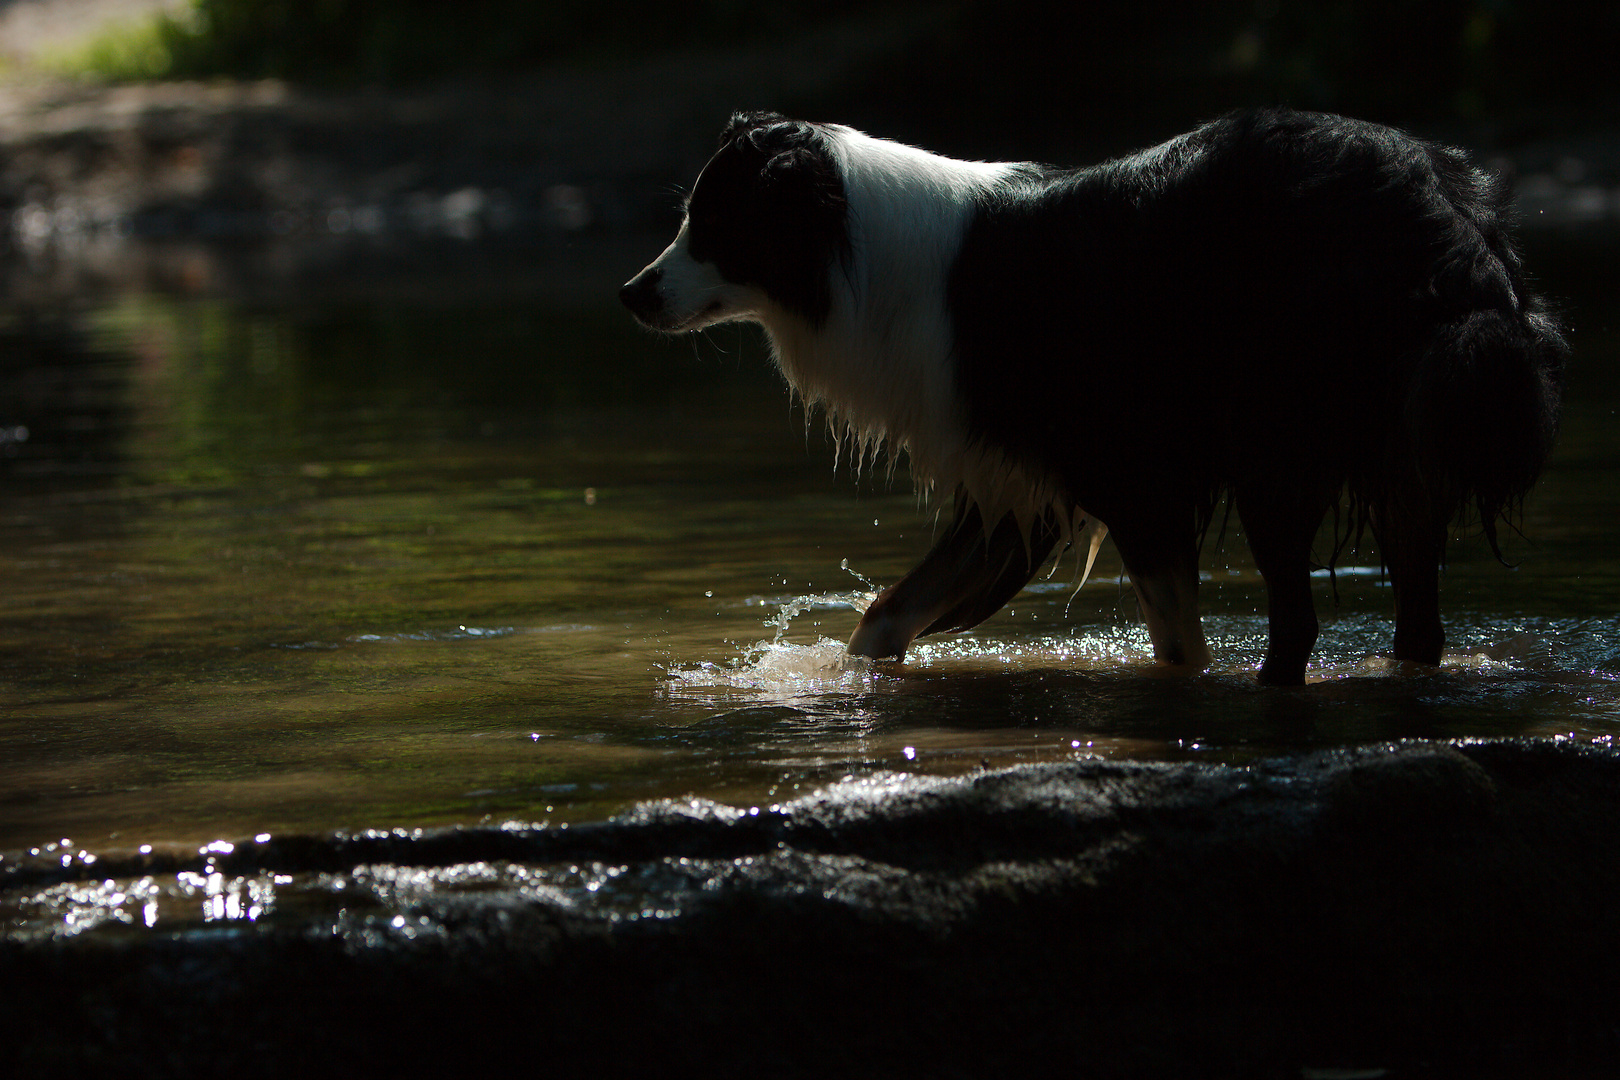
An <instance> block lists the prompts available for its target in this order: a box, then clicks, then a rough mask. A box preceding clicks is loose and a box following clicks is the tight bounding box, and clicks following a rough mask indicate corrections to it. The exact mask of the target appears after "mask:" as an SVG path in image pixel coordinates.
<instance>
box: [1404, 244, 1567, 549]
mask: <svg viewBox="0 0 1620 1080" xmlns="http://www.w3.org/2000/svg"><path fill="white" fill-rule="evenodd" d="M1515 276H1516V275H1515ZM1498 281H1499V282H1500V279H1498ZM1515 284H1517V283H1515ZM1512 294H1516V295H1514V296H1513V300H1512V301H1511V302H1509V303H1507V304H1502V305H1500V306H1492V307H1488V308H1484V309H1476V310H1473V311H1471V312H1468V313H1467V314H1466V315H1463V316H1460V317H1458V318H1455V319H1453V320H1451V321H1447V322H1443V323H1441V324H1440V325H1439V326H1438V327H1436V329H1435V331H1434V334H1433V337H1432V338H1431V339H1430V344H1429V347H1428V349H1427V351H1426V352H1425V354H1424V355H1423V357H1422V358H1421V360H1420V361H1419V363H1418V365H1417V369H1416V371H1415V373H1414V379H1413V381H1412V383H1411V385H1410V387H1409V390H1408V395H1407V399H1406V410H1405V411H1406V415H1405V421H1406V422H1405V428H1406V432H1405V434H1406V436H1407V439H1408V440H1409V443H1408V446H1409V448H1410V452H1411V454H1412V459H1411V460H1412V464H1413V465H1415V466H1416V471H1417V474H1418V477H1419V479H1420V482H1421V484H1422V485H1423V487H1424V489H1425V490H1426V493H1427V495H1428V497H1429V499H1430V501H1431V505H1432V506H1434V507H1435V509H1436V510H1438V511H1440V512H1442V513H1444V514H1445V515H1446V517H1447V520H1454V519H1455V518H1457V517H1459V516H1462V515H1465V514H1467V513H1468V512H1469V511H1470V510H1471V509H1473V510H1477V511H1478V513H1479V520H1480V524H1481V526H1482V527H1483V529H1484V532H1485V537H1486V539H1487V541H1488V542H1489V543H1490V546H1491V550H1492V552H1493V553H1495V554H1496V556H1497V558H1498V559H1500V558H1501V557H1502V554H1501V550H1500V548H1499V547H1498V546H1497V536H1496V525H1497V522H1498V521H1501V520H1506V519H1507V518H1508V516H1509V515H1511V514H1512V513H1513V512H1514V511H1516V510H1517V508H1518V507H1519V505H1520V503H1521V502H1522V500H1523V499H1524V496H1525V494H1526V493H1527V492H1528V491H1529V490H1530V487H1531V485H1532V484H1534V483H1535V480H1536V477H1537V476H1538V475H1539V474H1540V472H1541V468H1542V466H1543V465H1544V464H1545V463H1546V460H1547V455H1548V454H1549V453H1550V452H1551V451H1552V446H1553V440H1554V438H1555V437H1556V435H1557V433H1558V413H1559V405H1560V401H1561V398H1562V395H1563V385H1564V365H1565V362H1566V359H1567V357H1568V355H1569V347H1568V345H1566V344H1565V342H1564V338H1563V335H1562V334H1561V333H1560V329H1559V326H1558V323H1557V320H1555V319H1554V318H1553V317H1552V316H1551V315H1550V314H1548V313H1547V312H1546V311H1545V310H1543V309H1542V307H1541V305H1540V303H1539V301H1535V300H1533V299H1530V298H1528V297H1525V298H1524V299H1523V301H1522V302H1521V300H1520V297H1523V296H1524V294H1523V293H1522V292H1521V291H1520V290H1519V289H1517V288H1513V289H1512Z"/></svg>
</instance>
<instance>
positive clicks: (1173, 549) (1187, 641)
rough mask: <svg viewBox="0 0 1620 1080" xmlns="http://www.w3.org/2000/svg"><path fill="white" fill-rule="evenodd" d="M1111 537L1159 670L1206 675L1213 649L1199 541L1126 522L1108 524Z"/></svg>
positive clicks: (1186, 532) (1189, 534)
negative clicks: (1203, 609) (1201, 612)
mask: <svg viewBox="0 0 1620 1080" xmlns="http://www.w3.org/2000/svg"><path fill="white" fill-rule="evenodd" d="M1108 531H1109V535H1110V536H1112V537H1113V538H1114V546H1115V547H1116V548H1118V549H1119V557H1120V559H1121V560H1122V561H1123V562H1124V563H1125V572H1126V573H1127V574H1129V575H1130V578H1131V586H1132V588H1134V589H1135V590H1136V600H1137V603H1138V604H1139V605H1140V607H1141V609H1142V618H1143V620H1144V621H1145V622H1146V623H1147V628H1148V636H1149V637H1150V638H1152V639H1153V658H1154V659H1155V660H1157V661H1159V663H1161V664H1170V665H1172V666H1175V667H1180V668H1186V669H1188V670H1192V671H1202V670H1204V669H1205V668H1207V667H1208V666H1209V662H1210V653H1209V644H1208V643H1207V642H1206V641H1205V640H1204V628H1203V625H1202V624H1201V623H1200V622H1199V620H1198V541H1197V537H1196V535H1195V534H1194V532H1193V530H1192V524H1191V514H1190V513H1189V515H1188V521H1187V527H1186V528H1185V529H1177V528H1175V527H1166V526H1165V525H1164V524H1163V523H1147V522H1137V521H1127V522H1125V524H1124V527H1123V528H1121V526H1120V525H1119V524H1116V523H1114V522H1109V523H1108Z"/></svg>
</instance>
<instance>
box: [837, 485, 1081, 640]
mask: <svg viewBox="0 0 1620 1080" xmlns="http://www.w3.org/2000/svg"><path fill="white" fill-rule="evenodd" d="M1059 537H1060V530H1059V529H1058V527H1057V525H1056V523H1055V521H1054V519H1053V517H1052V516H1051V515H1050V514H1047V515H1043V516H1042V517H1040V518H1037V519H1036V521H1035V522H1034V523H1033V524H1032V525H1031V527H1030V529H1029V530H1028V533H1027V535H1026V532H1025V530H1024V529H1023V528H1021V527H1020V526H1019V524H1018V521H1017V519H1016V518H1015V517H1014V516H1013V515H1012V514H1008V515H1007V516H1005V517H1003V518H1002V519H1001V521H999V522H998V523H997V525H996V528H995V530H994V531H990V532H987V530H986V529H985V527H984V522H983V519H982V518H981V517H980V516H979V510H978V508H977V507H976V506H974V505H973V504H972V503H970V502H968V501H967V500H966V499H964V498H963V497H962V496H960V495H958V497H957V500H956V513H955V515H954V517H953V520H952V522H951V526H950V528H949V529H947V530H946V532H945V535H943V536H942V537H940V539H939V541H938V542H937V543H936V544H935V545H934V547H933V549H932V550H930V551H929V552H928V554H927V556H926V557H924V559H923V561H922V563H921V564H919V565H918V566H917V568H916V569H915V570H913V571H912V572H911V573H909V574H907V575H906V576H905V577H903V578H901V579H900V580H899V581H897V582H895V583H894V584H893V585H890V586H889V587H888V588H887V589H884V590H883V591H882V592H881V593H879V594H878V596H877V599H876V600H874V601H872V606H871V607H869V608H867V609H866V614H865V615H863V616H862V617H861V622H860V625H859V626H857V627H856V628H855V633H854V634H853V635H852V636H851V637H850V639H849V654H850V655H851V656H866V657H870V658H872V659H874V660H886V659H891V658H892V659H899V658H902V657H904V656H905V654H906V649H907V648H908V647H909V646H910V645H911V643H912V641H913V640H914V639H916V638H918V637H920V636H922V635H924V634H939V633H944V632H946V631H949V630H967V629H969V628H970V627H974V626H977V625H978V624H979V623H981V622H983V621H984V620H985V619H987V618H989V617H990V616H991V615H993V614H995V613H996V612H997V611H999V610H1001V607H1002V605H1004V604H1005V603H1006V602H1007V601H1008V600H1010V599H1012V597H1013V595H1014V594H1016V593H1017V592H1018V590H1019V589H1022V588H1023V587H1024V585H1025V584H1027V583H1028V581H1029V579H1030V578H1032V577H1034V576H1035V571H1037V570H1038V569H1040V566H1041V564H1042V563H1044V562H1045V561H1046V557H1047V556H1048V555H1049V554H1051V552H1052V548H1053V547H1055V546H1056V545H1057V542H1058V539H1059Z"/></svg>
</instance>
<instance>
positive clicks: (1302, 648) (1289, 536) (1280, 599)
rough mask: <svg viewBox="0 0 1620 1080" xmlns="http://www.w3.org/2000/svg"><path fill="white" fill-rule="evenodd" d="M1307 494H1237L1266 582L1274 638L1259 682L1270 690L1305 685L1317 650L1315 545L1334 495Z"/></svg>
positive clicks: (1284, 490) (1272, 489) (1252, 488)
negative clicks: (1313, 583)
mask: <svg viewBox="0 0 1620 1080" xmlns="http://www.w3.org/2000/svg"><path fill="white" fill-rule="evenodd" d="M1307 490H1308V489H1305V490H1302V489H1300V488H1297V487H1292V486H1276V485H1263V486H1262V485H1248V486H1240V487H1239V488H1238V489H1237V491H1235V492H1234V493H1233V502H1234V503H1235V504H1236V506H1237V512H1238V520H1239V521H1241V522H1242V523H1243V531H1244V532H1245V533H1246V534H1247V535H1248V538H1249V550H1250V552H1252V553H1253V555H1254V562H1255V566H1256V567H1257V568H1258V569H1259V571H1260V576H1261V577H1262V578H1264V579H1265V582H1266V614H1267V623H1268V627H1269V629H1268V635H1269V636H1268V638H1267V642H1266V658H1265V660H1264V661H1263V662H1262V663H1261V665H1260V681H1261V682H1262V683H1264V684H1265V685H1268V686H1303V685H1304V683H1305V665H1306V664H1307V663H1308V662H1309V660H1310V658H1311V650H1312V649H1313V648H1314V647H1315V646H1316V633H1317V623H1316V605H1315V603H1314V602H1313V601H1312V599H1311V544H1312V542H1313V541H1314V540H1315V539H1316V531H1317V529H1318V528H1319V527H1320V526H1321V524H1322V518H1323V516H1324V515H1325V514H1326V513H1327V511H1328V507H1329V506H1331V505H1332V501H1333V500H1332V497H1331V494H1330V493H1327V492H1321V493H1318V494H1316V495H1311V494H1307V493H1306V491H1307Z"/></svg>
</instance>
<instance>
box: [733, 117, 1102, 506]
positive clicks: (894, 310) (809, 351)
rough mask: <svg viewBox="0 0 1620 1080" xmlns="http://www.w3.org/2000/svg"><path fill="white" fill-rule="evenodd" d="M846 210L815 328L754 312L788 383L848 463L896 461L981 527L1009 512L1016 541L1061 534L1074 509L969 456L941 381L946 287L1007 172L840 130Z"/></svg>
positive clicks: (1019, 476)
mask: <svg viewBox="0 0 1620 1080" xmlns="http://www.w3.org/2000/svg"><path fill="white" fill-rule="evenodd" d="M824 130H825V131H826V132H827V135H828V144H829V147H830V149H831V151H832V154H833V157H834V160H835V163H836V164H837V167H838V170H839V174H840V176H841V177H842V179H843V183H844V192H845V197H846V199H847V200H848V206H849V238H850V243H851V247H852V258H851V259H850V260H849V266H848V267H847V268H845V267H842V266H835V267H834V268H833V271H832V286H833V303H832V310H831V312H830V314H829V317H828V318H827V320H826V321H825V322H824V323H823V324H822V325H821V326H818V327H812V326H810V325H808V324H807V323H805V322H804V321H803V319H801V318H799V317H797V316H795V315H793V314H791V313H788V312H785V311H783V310H781V309H780V308H777V307H775V306H774V305H772V304H770V303H769V301H768V300H767V301H765V303H764V304H763V305H762V307H761V310H760V312H759V315H758V317H759V319H760V321H761V322H762V323H763V324H764V325H765V328H766V330H767V331H768V332H769V334H770V337H771V341H772V343H773V345H774V347H775V350H776V359H777V363H778V364H779V365H780V367H781V369H782V372H783V374H784V375H785V376H786V377H787V379H788V381H789V382H790V383H792V384H793V386H794V387H795V388H796V389H797V390H798V391H799V392H800V393H801V394H802V395H804V397H805V399H806V400H807V401H809V402H811V403H812V404H819V405H820V406H821V407H822V408H823V409H825V410H826V412H827V414H828V418H829V421H830V422H831V423H832V425H833V427H834V429H835V431H837V432H838V433H839V434H840V436H841V437H842V436H843V435H845V434H846V433H847V435H848V437H849V438H850V439H851V440H852V442H853V451H854V454H853V456H854V457H855V459H856V461H857V463H859V462H860V461H862V460H864V459H865V458H866V457H868V456H869V455H870V456H873V457H875V456H876V455H877V454H878V453H879V452H880V451H883V450H886V451H887V452H888V454H889V455H890V465H891V468H892V467H893V463H894V460H895V458H896V457H897V456H898V454H899V453H900V452H901V451H904V452H906V453H907V454H908V455H909V457H910V459H911V469H912V474H913V476H914V478H915V479H916V481H917V482H918V483H919V484H920V485H921V486H922V487H924V488H925V489H926V488H936V487H937V488H940V489H943V490H944V491H946V492H950V491H953V490H954V489H955V488H956V487H957V486H958V485H961V486H962V487H963V488H964V489H965V490H966V492H967V494H968V496H969V497H970V498H972V499H973V500H974V501H975V502H977V503H978V504H979V506H980V510H981V517H982V518H983V519H984V521H985V524H986V527H987V528H988V527H989V526H992V525H994V523H995V522H997V521H999V520H1000V519H1001V517H1002V516H1003V515H1005V514H1006V513H1008V512H1012V513H1014V514H1016V515H1017V517H1018V519H1019V521H1020V523H1021V524H1022V525H1023V526H1024V527H1025V528H1026V530H1027V528H1028V527H1029V526H1030V525H1031V524H1032V523H1033V521H1034V519H1035V517H1036V516H1037V515H1039V514H1040V513H1041V512H1042V511H1044V510H1045V509H1046V508H1048V507H1053V508H1055V509H1058V510H1059V511H1060V513H1059V517H1060V518H1061V519H1062V527H1063V528H1064V529H1065V530H1066V531H1067V530H1069V529H1070V528H1071V526H1072V525H1073V524H1074V523H1075V522H1074V517H1075V516H1076V509H1077V508H1075V507H1072V506H1068V505H1065V504H1064V503H1063V501H1062V499H1061V497H1060V493H1059V492H1058V491H1057V490H1056V488H1055V485H1053V484H1052V483H1051V481H1050V480H1049V479H1048V478H1047V477H1045V476H1033V475H1030V474H1029V473H1028V472H1027V471H1026V470H1024V469H1023V468H1021V467H1019V466H1018V465H1016V464H1015V463H1013V462H1011V461H1009V460H1008V459H1007V457H1006V456H1005V455H1004V454H1003V453H1001V452H1000V451H999V450H998V449H996V448H993V447H987V446H984V445H982V444H975V443H974V442H972V441H971V440H970V439H969V437H968V425H967V416H966V412H965V409H964V407H963V404H962V400H961V395H960V394H959V393H958V391H957V388H956V386H955V382H954V377H953V364H952V360H951V351H952V348H953V342H952V338H951V320H950V317H949V314H948V312H947V310H946V301H945V284H946V278H947V275H948V274H949V272H950V268H951V264H952V262H953V261H954V260H955V258H956V255H957V253H958V251H959V250H960V248H961V244H962V237H963V233H964V231H965V229H966V227H967V224H968V218H969V216H970V215H971V214H972V213H973V207H974V200H975V197H976V196H978V195H980V194H982V193H984V192H986V191H988V190H990V189H992V188H994V187H995V186H996V185H998V184H1001V183H1003V182H1005V181H1007V180H1008V179H1009V178H1010V177H1012V176H1013V175H1015V174H1016V172H1017V171H1018V169H1019V166H1018V165H1015V164H1006V163H985V162H970V161H957V160H954V159H952V158H946V157H941V156H939V155H937V154H931V153H928V152H927V151H924V150H918V149H915V148H913V147H910V146H905V145H903V144H901V143H896V142H890V141H888V140H884V139H875V138H872V137H871V136H868V135H864V134H862V133H861V132H858V131H855V130H853V129H851V128H847V127H842V126H837V125H828V126H827V127H826V128H825V129H824Z"/></svg>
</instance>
